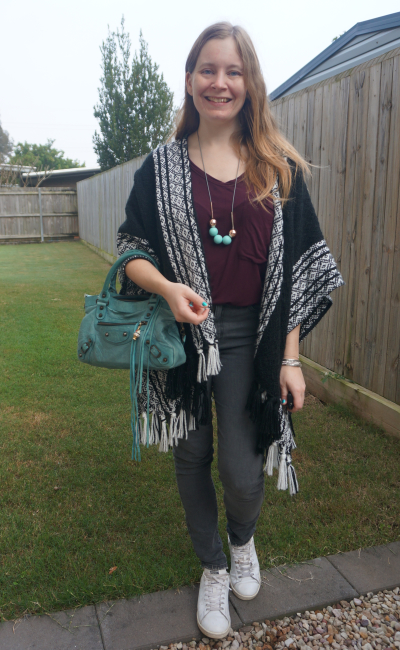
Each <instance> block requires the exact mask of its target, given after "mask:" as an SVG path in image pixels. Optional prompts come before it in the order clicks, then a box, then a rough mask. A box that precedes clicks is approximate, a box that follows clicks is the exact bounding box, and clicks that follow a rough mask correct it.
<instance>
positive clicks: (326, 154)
mask: <svg viewBox="0 0 400 650" xmlns="http://www.w3.org/2000/svg"><path fill="white" fill-rule="evenodd" d="M331 95H332V84H329V85H326V86H324V88H323V99H322V130H321V161H320V164H321V171H320V187H319V210H318V220H319V223H320V225H321V230H322V232H323V233H326V231H327V229H328V212H329V183H330V174H331V160H330V153H331V151H330V150H331V117H332V105H331ZM324 321H325V323H324ZM325 336H326V318H325V319H323V320H322V321H321V323H319V325H318V330H314V332H313V336H312V338H311V340H310V344H311V345H310V353H311V354H310V356H311V358H312V359H315V361H317V362H318V363H321V361H322V360H324V358H325V343H324V337H325Z"/></svg>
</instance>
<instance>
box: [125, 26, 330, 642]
mask: <svg viewBox="0 0 400 650" xmlns="http://www.w3.org/2000/svg"><path fill="white" fill-rule="evenodd" d="M185 81H186V93H185V100H184V104H183V107H182V110H181V112H180V115H179V116H178V123H177V128H176V132H175V140H174V141H170V142H168V144H166V145H164V146H161V147H158V148H157V149H156V150H155V151H153V152H152V154H150V155H149V156H148V158H147V159H146V160H145V162H144V163H143V165H142V167H141V168H140V169H139V170H138V171H137V172H136V174H135V184H134V187H133V189H132V192H131V195H130V197H129V200H128V203H127V206H126V216H127V219H126V221H125V222H124V223H123V224H122V226H121V227H120V228H119V231H118V251H119V254H120V255H121V254H122V253H124V252H125V251H127V250H132V249H141V250H144V251H145V252H146V253H148V254H150V255H152V256H153V257H154V258H155V259H156V260H157V261H158V263H159V267H160V270H161V272H159V271H157V270H156V269H155V268H154V267H153V266H152V265H151V263H150V262H148V261H146V260H144V259H131V260H128V261H127V262H126V264H125V267H123V266H122V267H121V269H122V270H121V274H120V280H121V285H122V289H121V291H122V293H124V294H129V295H131V296H132V297H134V296H139V295H140V294H142V293H143V292H151V293H157V294H160V295H161V296H163V297H164V298H165V300H166V301H167V302H168V304H169V306H170V308H171V310H172V312H173V314H174V316H175V319H176V321H177V322H178V323H183V324H184V329H185V333H186V339H185V352H186V359H187V360H186V363H185V364H183V365H182V366H180V367H178V368H174V369H171V370H169V371H150V372H149V376H148V377H147V378H146V379H147V381H144V382H143V389H142V392H141V394H140V395H138V396H137V404H138V410H139V412H140V413H141V414H142V421H143V423H142V425H141V427H140V430H139V429H138V430H136V431H135V436H136V439H139V437H140V440H141V442H142V443H146V442H147V443H149V442H152V443H155V442H157V443H160V449H161V450H166V449H168V446H169V445H171V446H172V447H173V451H174V462H175V473H176V477H177V483H178V489H179V494H180V497H181V499H182V503H183V506H184V509H185V514H186V522H187V526H188V531H189V534H190V537H191V540H192V543H193V546H194V549H195V551H196V554H197V556H198V558H199V559H200V561H201V563H202V566H203V567H204V572H203V575H202V578H201V582H200V590H199V598H198V607H197V622H198V625H199V628H200V629H201V631H202V632H203V633H204V634H205V635H206V636H207V637H212V638H222V637H224V636H225V635H226V634H227V632H228V630H229V628H230V625H231V620H230V615H229V602H228V594H229V583H230V584H231V587H232V590H233V592H234V593H235V595H236V596H237V597H238V598H241V599H243V600H251V599H252V598H255V596H256V595H257V594H258V592H259V590H260V585H261V575H260V567H259V563H258V559H257V553H256V549H255V545H254V537H253V536H254V533H255V530H256V524H257V520H258V517H259V515H260V511H261V506H262V502H263V496H264V475H263V465H264V455H265V457H266V461H267V462H266V466H265V469H266V472H267V473H268V474H272V473H273V469H274V468H279V476H278V489H282V490H285V489H287V488H289V491H290V494H296V492H297V491H298V484H297V479H296V473H295V471H294V468H293V466H292V462H291V461H292V458H291V452H292V450H293V449H294V447H295V443H294V437H293V436H294V430H293V425H292V420H291V413H294V412H295V411H298V410H300V409H301V408H302V407H303V403H304V392H305V383H304V378H303V375H302V372H301V363H300V362H299V341H300V340H301V339H303V338H304V337H305V336H306V335H307V334H308V332H310V331H311V330H312V329H313V327H314V326H315V325H316V324H317V323H318V321H319V320H320V319H321V318H322V316H323V315H324V314H325V313H326V312H327V311H328V309H329V307H330V306H331V303H332V301H331V299H330V297H329V294H330V293H331V292H332V291H333V289H335V288H336V287H339V286H340V285H341V284H343V280H342V278H341V275H340V273H339V271H338V270H337V268H336V264H335V261H334V259H333V258H332V255H331V254H330V251H329V249H328V247H327V245H326V242H325V241H324V239H323V235H322V233H321V230H320V227H319V223H318V219H317V216H316V214H315V211H314V208H313V206H312V204H311V200H310V196H309V193H308V190H307V187H306V184H305V182H304V172H306V171H308V166H307V163H306V162H305V161H304V160H303V158H302V157H301V156H300V154H299V153H298V152H297V151H296V150H295V149H294V148H293V147H292V145H291V144H290V143H289V142H288V141H287V140H286V139H285V138H284V136H283V135H282V134H281V133H280V132H279V129H278V127H277V125H276V124H275V121H274V119H273V117H272V115H271V112H270V109H269V106H268V100H267V91H266V87H265V83H264V79H263V76H262V73H261V69H260V65H259V62H258V58H257V54H256V52H255V50H254V46H253V44H252V42H251V39H250V37H249V36H248V34H247V33H246V32H245V31H244V30H243V29H242V28H241V27H237V26H236V27H234V26H232V25H230V24H229V23H218V24H216V25H212V26H211V27H209V28H207V29H206V30H204V32H203V33H202V34H200V36H199V37H198V39H197V40H196V42H195V43H194V45H193V47H192V49H191V51H190V53H189V56H188V59H187V62H186V69H185ZM228 233H229V234H228ZM145 386H146V388H145ZM212 395H213V396H214V402H215V407H216V414H217V422H218V469H219V474H220V478H221V482H222V484H223V488H224V502H225V508H226V517H227V532H228V547H229V550H230V556H231V570H230V573H228V571H227V568H228V563H227V558H226V555H225V553H224V549H223V544H222V540H221V538H220V535H219V533H218V511H217V501H216V496H215V489H214V485H213V482H212V478H211V464H212V460H213V452H214V450H213V427H212V421H211V399H212ZM148 413H151V425H149V418H148V416H147V414H148Z"/></svg>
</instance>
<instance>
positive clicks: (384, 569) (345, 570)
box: [328, 542, 400, 594]
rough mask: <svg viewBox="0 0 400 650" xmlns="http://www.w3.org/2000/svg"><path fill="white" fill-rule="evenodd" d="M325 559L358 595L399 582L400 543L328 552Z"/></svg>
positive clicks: (392, 587)
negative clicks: (341, 551)
mask: <svg viewBox="0 0 400 650" xmlns="http://www.w3.org/2000/svg"><path fill="white" fill-rule="evenodd" d="M328 560H329V561H330V562H331V563H332V564H333V566H334V567H335V568H336V569H337V570H338V571H340V573H341V574H342V575H344V576H345V577H346V579H347V580H348V582H350V584H351V585H353V587H354V588H355V589H356V590H357V591H358V592H359V593H360V594H366V593H367V592H368V591H380V590H381V589H394V588H395V587H398V586H399V584H400V542H392V543H391V544H387V545H385V546H372V547H371V548H365V549H359V550H358V551H350V552H349V553H338V554H337V555H328Z"/></svg>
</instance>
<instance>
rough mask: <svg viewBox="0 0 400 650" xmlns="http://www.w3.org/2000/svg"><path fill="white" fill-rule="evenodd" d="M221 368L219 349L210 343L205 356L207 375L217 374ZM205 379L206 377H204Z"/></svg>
mask: <svg viewBox="0 0 400 650" xmlns="http://www.w3.org/2000/svg"><path fill="white" fill-rule="evenodd" d="M221 368H222V364H221V359H220V357H219V350H218V347H217V346H216V345H210V347H209V348H208V356H207V376H210V375H218V373H219V372H220V370H221ZM206 379H207V377H206Z"/></svg>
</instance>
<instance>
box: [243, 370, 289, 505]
mask: <svg viewBox="0 0 400 650" xmlns="http://www.w3.org/2000/svg"><path fill="white" fill-rule="evenodd" d="M246 408H247V409H248V410H249V411H250V417H251V419H252V420H253V422H255V423H256V424H257V425H258V437H257V451H258V452H259V453H265V452H267V455H266V463H265V467H264V472H265V473H266V474H267V475H268V476H273V473H274V469H278V484H277V488H278V490H287V489H289V493H290V495H291V496H293V495H294V494H297V493H298V491H299V484H298V481H297V476H296V470H295V469H294V467H293V465H292V456H291V451H292V450H293V449H295V448H296V443H295V441H294V435H295V434H294V428H293V422H292V418H291V413H290V412H289V411H288V410H287V409H286V408H285V407H282V405H281V403H280V400H279V399H278V398H277V397H274V396H269V395H268V394H267V393H266V391H263V390H262V389H261V388H260V387H259V386H258V385H257V383H256V382H254V384H253V386H252V388H251V390H250V393H249V396H248V400H247V405H246Z"/></svg>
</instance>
